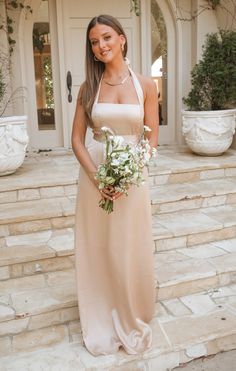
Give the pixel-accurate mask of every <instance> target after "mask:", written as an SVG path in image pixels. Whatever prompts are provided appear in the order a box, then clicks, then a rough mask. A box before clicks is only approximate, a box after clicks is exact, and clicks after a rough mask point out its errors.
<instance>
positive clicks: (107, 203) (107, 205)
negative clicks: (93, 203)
mask: <svg viewBox="0 0 236 371" xmlns="http://www.w3.org/2000/svg"><path fill="white" fill-rule="evenodd" d="M113 204H114V202H113V201H112V200H109V199H108V198H106V199H104V198H102V199H101V200H100V202H99V206H100V207H101V208H102V209H103V210H105V211H107V213H108V214H110V213H111V212H112V211H113Z"/></svg>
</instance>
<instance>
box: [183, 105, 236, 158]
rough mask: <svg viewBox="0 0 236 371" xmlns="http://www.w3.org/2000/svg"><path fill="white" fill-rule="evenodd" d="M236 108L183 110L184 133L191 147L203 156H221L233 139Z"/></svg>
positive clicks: (235, 124) (235, 125)
mask: <svg viewBox="0 0 236 371" xmlns="http://www.w3.org/2000/svg"><path fill="white" fill-rule="evenodd" d="M235 127H236V109H229V110H219V111H185V110H182V133H183V135H184V137H185V140H186V143H187V145H188V146H189V147H190V149H191V150H192V151H193V152H195V153H197V154H199V155H203V156H219V155H221V154H222V153H224V152H225V151H226V150H227V149H228V148H229V147H230V145H231V143H232V141H233V135H234V132H235Z"/></svg>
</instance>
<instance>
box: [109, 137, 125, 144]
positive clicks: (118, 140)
mask: <svg viewBox="0 0 236 371" xmlns="http://www.w3.org/2000/svg"><path fill="white" fill-rule="evenodd" d="M112 139H113V140H114V144H115V145H116V146H122V144H123V143H124V141H125V140H124V138H123V137H122V136H121V135H114V137H113V138H112Z"/></svg>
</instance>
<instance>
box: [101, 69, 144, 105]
mask: <svg viewBox="0 0 236 371" xmlns="http://www.w3.org/2000/svg"><path fill="white" fill-rule="evenodd" d="M128 69H129V71H130V74H131V77H132V78H133V82H134V87H135V90H136V93H137V95H138V100H139V103H112V102H111V103H110V102H98V98H99V93H100V89H101V84H102V79H103V74H102V76H101V79H100V82H99V85H98V91H97V94H96V97H95V100H94V104H109V105H119V106H123V105H126V106H127V105H128V106H138V105H140V107H141V108H142V109H143V101H144V98H143V89H142V87H141V85H140V82H139V81H138V78H137V76H136V75H135V73H134V72H133V71H132V69H131V68H130V67H129V66H128Z"/></svg>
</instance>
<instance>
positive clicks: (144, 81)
mask: <svg viewBox="0 0 236 371" xmlns="http://www.w3.org/2000/svg"><path fill="white" fill-rule="evenodd" d="M136 76H137V78H138V80H139V82H140V84H141V86H142V89H143V92H144V95H145V96H146V94H147V92H149V91H150V89H153V88H154V87H155V82H154V81H153V79H152V78H151V77H150V76H144V75H141V74H140V73H136Z"/></svg>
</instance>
